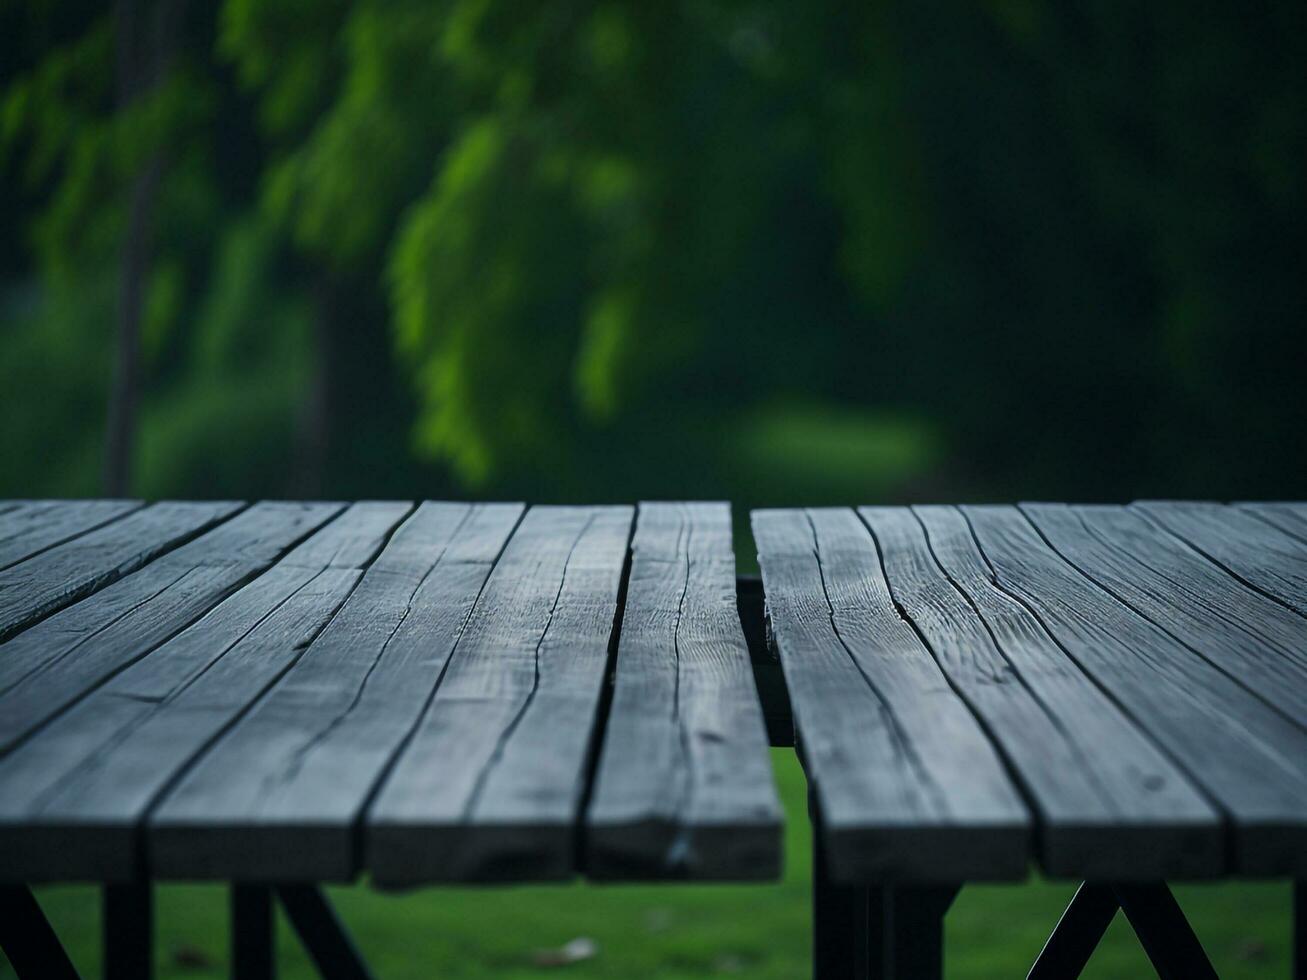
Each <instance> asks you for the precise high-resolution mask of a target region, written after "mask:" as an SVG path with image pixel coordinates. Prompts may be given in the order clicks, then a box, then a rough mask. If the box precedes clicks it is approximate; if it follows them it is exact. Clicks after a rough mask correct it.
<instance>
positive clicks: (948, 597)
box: [753, 502, 1307, 881]
mask: <svg viewBox="0 0 1307 980" xmlns="http://www.w3.org/2000/svg"><path fill="white" fill-rule="evenodd" d="M753 528H754V536H755V537H756V539H757V542H758V549H759V561H760V563H761V565H762V570H763V583H764V588H765V590H766V594H767V602H768V608H769V612H770V619H771V629H772V631H773V633H774V635H775V642H776V644H777V646H778V647H779V650H780V654H781V660H782V663H783V664H784V667H785V674H786V682H787V685H788V687H789V693H790V699H791V702H792V704H793V710H794V716H795V721H796V723H797V726H798V730H799V733H800V737H801V741H802V749H803V753H804V756H805V760H806V766H807V769H808V774H809V778H810V779H811V780H812V782H813V783H814V784H815V787H816V792H817V796H818V798H819V801H820V807H821V811H822V815H823V832H824V833H825V835H826V837H825V842H826V846H827V851H828V853H829V855H830V862H831V870H832V874H834V875H837V876H839V877H843V878H846V879H852V880H862V881H893V880H905V881H932V880H939V881H965V880H978V879H987V878H992V879H1004V878H1008V879H1011V878H1019V877H1022V876H1023V875H1025V874H1026V873H1027V871H1028V869H1029V867H1030V864H1031V862H1032V861H1034V862H1037V863H1038V864H1039V865H1040V866H1041V867H1042V868H1043V869H1044V870H1045V871H1046V872H1047V873H1049V874H1051V875H1055V876H1067V877H1076V878H1082V879H1089V880H1108V881H1112V880H1117V881H1120V880H1141V879H1142V880H1159V879H1179V878H1202V877H1210V876H1217V875H1248V876H1281V875H1285V876H1297V877H1301V876H1302V875H1303V873H1304V871H1307V618H1304V613H1307V506H1305V505H1303V504H1288V503H1286V504H1243V505H1237V506H1222V505H1219V504H1209V503H1188V502H1156V503H1154V502H1150V503H1141V504H1135V505H1132V506H1129V507H1117V506H1088V507H1079V506H1077V507H1072V506H1067V505H1064V504H1029V505H1022V506H1020V507H1007V506H984V507H943V506H932V507H914V508H897V507H895V508H887V507H863V508H859V509H858V510H856V511H854V510H847V509H820V510H806V511H804V510H770V511H756V512H754V514H753Z"/></svg>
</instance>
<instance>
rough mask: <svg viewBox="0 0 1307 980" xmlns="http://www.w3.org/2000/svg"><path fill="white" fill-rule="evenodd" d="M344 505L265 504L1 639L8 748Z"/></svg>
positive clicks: (2, 741) (3, 730) (0, 694)
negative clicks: (16, 633) (6, 638)
mask: <svg viewBox="0 0 1307 980" xmlns="http://www.w3.org/2000/svg"><path fill="white" fill-rule="evenodd" d="M340 509H341V505H340V504H299V503H281V502H265V503H260V504H257V505H255V506H254V507H251V508H249V509H248V510H245V511H243V512H242V513H240V514H238V515H237V516H236V517H234V518H232V519H231V520H229V521H227V522H226V523H225V524H221V525H219V526H218V527H216V528H214V529H213V530H211V531H209V532H208V533H207V534H204V535H202V536H201V537H199V538H197V539H195V540H194V541H191V542H190V543H188V544H185V545H183V546H181V547H180V548H178V549H176V550H175V551H172V552H169V553H168V554H166V555H164V556H162V557H161V558H158V559H156V560H155V561H153V562H151V563H150V564H148V565H146V566H145V567H144V568H142V569H140V570H139V571H137V572H135V573H133V574H131V575H128V576H127V577H126V578H124V579H122V580H121V581H118V582H116V583H114V584H113V585H111V586H109V587H108V588H106V589H104V590H102V591H100V592H97V593H96V594H95V595H93V596H91V597H90V598H88V599H84V600H82V601H81V602H79V603H77V604H76V605H73V606H71V607H70V608H67V609H64V610H62V611H60V612H58V613H56V614H55V615H53V616H51V617H49V618H48V619H46V620H43V621H42V622H40V623H38V624H36V625H35V626H33V627H31V628H30V629H28V630H26V631H25V632H23V633H20V634H19V635H18V636H16V637H14V638H13V639H12V640H10V641H9V642H8V643H5V644H0V754H3V753H5V752H7V751H9V750H11V749H12V748H13V747H14V745H16V744H17V743H18V742H19V741H20V740H21V739H23V738H25V737H26V736H27V735H29V734H30V733H31V732H32V731H34V730H35V729H36V728H38V727H39V726H40V725H42V724H44V723H45V722H46V721H48V720H49V719H50V718H52V717H54V716H55V715H56V714H58V713H59V712H60V711H62V710H64V709H65V708H67V707H68V706H69V705H70V704H72V703H73V702H74V701H76V700H77V699H78V698H80V697H81V696H82V695H83V694H85V693H86V692H87V691H89V690H91V689H92V688H94V687H96V686H97V685H99V684H100V683H102V682H103V681H104V680H105V679H106V678H108V677H111V676H112V675H113V674H115V673H117V672H118V671H119V670H121V669H122V668H123V667H126V666H127V665H128V664H131V663H132V662H134V661H136V660H138V659H140V658H141V657H143V656H145V655H146V654H147V653H149V652H150V651H151V650H152V649H154V648H155V647H156V646H158V645H159V644H160V643H162V642H163V641H164V640H167V639H168V638H169V637H171V636H173V635H174V634H175V633H177V632H178V631H180V630H182V629H184V628H185V627H186V626H189V625H190V624H191V623H192V622H194V621H195V620H196V619H197V618H199V617H200V616H202V615H203V614H204V613H206V612H207V611H208V610H209V609H211V608H213V606H215V605H217V603H218V602H220V601H221V600H222V599H223V598H225V597H226V596H227V595H229V594H230V593H231V592H232V591H233V590H234V589H236V588H238V587H239V586H240V585H242V584H243V583H245V582H246V581H248V580H249V579H251V578H253V577H254V576H255V575H257V574H258V573H259V572H261V571H263V570H264V569H266V568H267V567H268V566H269V565H271V564H272V563H273V562H274V561H276V560H277V558H278V557H280V556H281V555H282V554H283V553H284V552H285V551H286V549H288V548H290V547H291V546H292V545H294V544H295V542H297V541H298V540H300V539H301V538H303V537H304V536H305V535H307V534H309V533H310V532H311V531H313V530H314V529H315V528H317V527H319V526H320V525H322V524H323V523H324V522H326V521H327V520H329V519H331V518H332V517H333V516H335V515H336V514H337V513H338V512H339V511H340ZM127 520H131V518H130V517H128V518H125V519H124V521H127ZM50 553H51V554H53V552H50ZM37 560H38V561H39V560H40V559H37ZM18 567H20V568H21V567H24V566H18Z"/></svg>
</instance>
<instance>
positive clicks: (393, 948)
mask: <svg viewBox="0 0 1307 980" xmlns="http://www.w3.org/2000/svg"><path fill="white" fill-rule="evenodd" d="M773 761H774V763H775V767H776V774H777V780H778V784H779V786H780V789H781V794H782V797H783V799H784V802H785V806H786V810H787V813H788V816H789V820H788V823H787V828H788V829H787V831H786V870H785V876H784V878H783V880H782V881H781V882H779V883H777V884H773V885H761V886H753V885H750V886H734V885H732V886H722V885H718V886H681V885H676V886H594V885H564V886H550V887H529V888H485V889H481V888H478V889H462V888H458V889H451V888H444V889H426V890H422V891H418V892H414V893H410V894H405V895H387V894H380V893H377V892H374V891H371V890H370V889H367V888H364V887H350V888H332V889H329V891H330V895H331V898H332V900H333V902H334V903H335V905H336V908H337V911H338V912H339V913H340V915H341V917H342V918H343V919H344V921H345V922H346V923H347V925H348V927H349V929H350V930H351V932H352V933H353V935H354V937H355V939H356V940H357V942H358V944H359V946H360V947H361V948H362V950H363V952H364V954H365V955H366V956H367V958H368V961H369V962H370V964H371V965H372V967H373V969H374V971H375V973H376V975H377V976H378V977H379V978H381V980H399V978H408V977H411V978H426V977H432V976H439V977H442V978H459V977H488V976H495V977H508V978H522V977H539V976H541V975H542V974H549V973H551V972H562V973H565V974H566V975H568V976H569V977H623V978H633V980H635V978H658V980H681V978H690V977H704V976H722V975H731V974H741V975H747V976H750V977H758V978H776V980H780V978H787V980H788V978H794V977H802V976H806V975H808V973H809V955H810V940H809V934H808V928H809V916H808V898H809V894H808V882H809V875H810V871H811V865H810V860H809V854H810V852H809V835H808V823H807V820H806V816H805V814H806V803H805V791H804V782H803V775H802V772H801V771H800V770H799V767H798V765H797V763H796V762H795V760H794V756H793V753H792V752H790V751H788V750H779V749H778V750H774V752H773ZM1073 891H1074V885H1073V884H1070V883H1052V882H1044V881H1039V880H1034V881H1031V882H1030V883H1028V884H1025V885H1020V886H1014V885H989V886H971V887H968V888H966V889H964V890H963V892H962V894H961V895H960V896H959V898H958V901H957V903H956V904H955V905H954V907H953V910H952V911H951V912H950V914H949V917H948V919H947V942H948V947H947V953H946V956H947V969H948V974H949V976H951V977H963V978H990V977H993V978H998V977H1002V978H1004V980H1009V978H1011V977H1014V976H1024V975H1025V972H1026V970H1027V969H1028V968H1029V966H1030V963H1031V962H1032V961H1033V959H1034V957H1035V955H1036V954H1037V953H1038V951H1039V949H1040V947H1041V946H1042V945H1043V941H1044V939H1045V938H1046V937H1047V935H1048V932H1049V930H1050V929H1051V928H1052V926H1053V924H1054V923H1055V922H1056V921H1057V918H1058V916H1059V914H1060V913H1061V911H1062V909H1063V908H1064V907H1065V905H1066V902H1067V901H1068V899H1069V898H1070V896H1071V893H1072V892H1073ZM1176 892H1177V895H1178V897H1179V900H1180V903H1181V905H1182V906H1184V909H1185V911H1186V912H1187V913H1188V915H1189V917H1190V920H1191V922H1192V923H1193V925H1194V928H1195V929H1196V931H1197V932H1198V935H1199V937H1200V938H1201V939H1202V941H1203V943H1204V945H1205V947H1206V949H1207V951H1208V953H1209V954H1210V955H1211V957H1212V960H1213V961H1214V964H1215V966H1216V969H1217V971H1218V972H1219V974H1220V975H1221V976H1222V977H1227V978H1234V980H1239V978H1259V977H1268V976H1287V975H1288V971H1289V957H1290V947H1289V908H1290V889H1289V887H1288V885H1287V884H1283V883H1278V882H1277V883H1273V884H1245V883H1235V884H1219V885H1217V884H1213V885H1201V886H1186V887H1181V888H1178V889H1177V890H1176ZM39 897H40V900H41V904H42V905H43V906H44V908H45V909H46V913H47V914H48V915H49V916H50V918H51V920H52V922H53V923H54V926H55V928H56V930H58V932H59V934H60V936H61V937H62V938H63V940H64V942H65V944H66V945H67V947H68V949H69V951H70V952H71V954H72V956H73V959H74V961H75V962H76V964H77V966H78V968H79V969H80V970H81V971H82V974H83V976H85V977H95V976H98V975H99V970H100V962H99V955H100V950H99V945H100V943H99V893H98V891H97V890H96V889H95V888H92V887H89V886H72V887H49V888H43V889H40V891H39ZM226 901H227V898H226V892H225V890H224V889H223V888H221V887H218V886H211V885H179V886H166V887H161V888H159V889H158V891H157V893H156V902H157V906H156V907H157V917H158V918H157V941H156V948H157V956H158V976H159V977H160V978H161V980H173V978H177V980H182V978H190V977H208V976H224V975H226V971H227V962H226V957H227V918H226V917H227V907H226ZM581 936H585V937H589V938H591V939H593V940H594V941H595V942H596V943H597V945H598V954H597V955H596V956H595V957H594V958H592V959H589V960H585V961H582V962H578V963H573V964H571V965H569V966H566V967H553V968H551V967H542V966H539V965H537V964H536V963H535V961H534V956H533V954H534V952H535V951H536V950H539V949H550V948H556V947H559V946H561V945H563V944H564V943H566V942H568V941H569V940H571V939H575V938H577V937H581ZM277 959H278V965H279V968H280V971H281V972H280V975H281V976H282V977H285V978H290V980H298V978H310V977H314V976H316V974H315V972H314V970H313V967H312V964H311V963H310V962H309V961H308V958H307V957H306V955H305V954H304V951H303V949H302V948H301V947H300V946H299V944H298V942H297V940H296V939H295V937H294V934H293V932H292V931H291V929H290V927H289V925H288V924H287V923H286V922H285V921H284V920H283V921H282V922H281V923H280V926H279V929H278V942H277ZM11 972H12V971H10V970H9V968H8V966H7V965H4V961H3V959H0V975H4V976H8V975H11ZM1149 975H1151V972H1150V970H1149V967H1148V964H1147V961H1146V959H1145V958H1144V955H1143V952H1142V951H1141V949H1140V947H1139V944H1138V942H1137V941H1136V940H1135V938H1134V935H1133V933H1132V932H1131V931H1130V930H1129V928H1128V926H1126V925H1125V923H1124V919H1123V917H1122V916H1120V915H1118V916H1117V919H1116V921H1115V922H1114V923H1113V925H1112V928H1111V930H1110V931H1109V933H1108V935H1107V937H1106V939H1105V940H1104V942H1103V944H1102V945H1101V946H1100V947H1099V949H1098V952H1097V953H1096V954H1095V956H1094V959H1093V960H1092V961H1091V964H1090V969H1089V970H1088V971H1087V972H1086V974H1085V976H1086V977H1088V978H1091V980H1092V978H1097V980H1108V978H1125V977H1140V976H1149Z"/></svg>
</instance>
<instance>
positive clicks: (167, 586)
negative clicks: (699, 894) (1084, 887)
mask: <svg viewBox="0 0 1307 980" xmlns="http://www.w3.org/2000/svg"><path fill="white" fill-rule="evenodd" d="M752 516H753V528H754V536H755V538H756V541H757V546H758V553H759V562H760V564H761V567H762V577H763V587H764V589H765V595H766V609H767V617H768V626H769V636H770V639H771V643H772V645H773V648H774V651H775V653H776V654H778V655H779V658H780V663H781V666H782V667H783V670H784V677H785V682H786V686H787V687H788V692H789V698H790V701H791V703H792V706H793V718H794V725H795V727H796V729H797V742H798V745H799V749H800V754H801V757H802V759H803V761H804V765H805V768H806V770H807V773H808V776H809V779H810V781H811V784H812V786H813V788H814V792H815V798H816V801H817V807H818V814H819V826H820V833H821V834H822V835H823V838H824V845H825V853H826V854H827V856H828V860H829V862H830V870H831V873H832V875H833V876H834V877H835V878H837V879H841V880H850V881H868V882H876V881H886V882H893V881H905V882H918V881H919V882H930V881H964V880H978V879H1019V878H1021V877H1024V876H1025V875H1026V874H1027V873H1028V871H1029V869H1030V867H1031V866H1032V864H1038V865H1039V866H1040V867H1042V868H1043V869H1044V870H1045V871H1046V872H1048V873H1050V874H1053V875H1057V876H1074V877H1078V878H1086V879H1095V880H1129V879H1161V878H1170V879H1175V878H1202V877H1211V876H1219V875H1248V876H1280V875H1285V876H1290V875H1292V876H1297V877H1301V876H1303V874H1304V873H1307V505H1303V504H1293V503H1284V504H1238V505H1229V506H1226V505H1218V504H1207V503H1188V502H1164V503H1141V504H1134V505H1131V506H1128V507H1117V506H1111V507H1103V506H1089V507H1079V506H1077V507H1069V506H1066V505H1061V504H1037V505H1022V506H1020V507H991V506H984V507H942V506H931V507H917V508H885V507H865V508H860V509H857V510H853V509H836V508H822V509H811V510H763V511H756V512H754V514H753V515H752ZM780 836H781V811H780V807H779V804H778V801H777V797H776V792H775V788H774V785H773V781H772V775H771V769H770V763H769V759H768V754H767V734H766V730H765V728H764V721H763V714H762V710H761V708H760V706H759V702H758V697H757V691H756V688H755V681H754V676H753V671H752V669H751V659H750V652H749V648H748V646H747V644H746V640H745V633H744V631H743V629H742V627H741V621H740V616H739V611H738V609H737V598H736V578H735V557H734V554H733V549H732V542H731V522H730V510H729V507H728V506H727V505H726V504H710V503H709V504H705V503H693V504H677V503H667V504H663V503H660V504H642V505H640V506H639V507H638V508H635V507H627V506H603V507H550V506H539V507H531V508H526V507H524V506H522V505H520V504H467V503H438V502H425V503H421V504H417V505H414V504H410V503H407V502H400V503H395V502H363V503H356V504H351V505H346V504H340V503H300V502H293V503H292V502H264V503H258V504H254V505H245V504H240V503H228V502H203V503H201V502H162V503H154V504H148V505H147V504H141V503H139V502H135V501H3V502H0V880H7V881H49V880H91V881H119V880H130V879H134V878H140V877H143V876H148V877H153V878H157V879H235V880H260V881H300V880H302V881H347V880H353V879H355V878H356V877H358V876H359V875H367V876H368V877H369V878H370V879H371V880H372V881H373V882H374V883H376V884H378V885H380V886H383V887H405V886H412V885H419V884H424V883H432V882H451V881H496V880H512V881H527V880H548V879H561V878H566V877H570V876H573V875H576V874H583V875H585V876H588V877H591V878H594V879H603V880H614V879H665V878H677V879H708V880H720V879H751V878H769V877H774V876H775V875H776V874H777V873H778V871H779V868H780V864H781V846H780Z"/></svg>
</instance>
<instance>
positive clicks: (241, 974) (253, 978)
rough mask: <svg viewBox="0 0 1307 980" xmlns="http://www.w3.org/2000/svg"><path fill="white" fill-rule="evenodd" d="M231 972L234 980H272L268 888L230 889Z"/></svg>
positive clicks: (237, 886) (236, 886)
mask: <svg viewBox="0 0 1307 980" xmlns="http://www.w3.org/2000/svg"><path fill="white" fill-rule="evenodd" d="M231 972H232V976H233V977H235V978H236V980H272V978H273V976H275V974H276V960H275V950H274V948H273V916H272V889H271V888H270V887H269V886H268V885H259V884H235V883H233V884H232V886H231Z"/></svg>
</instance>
